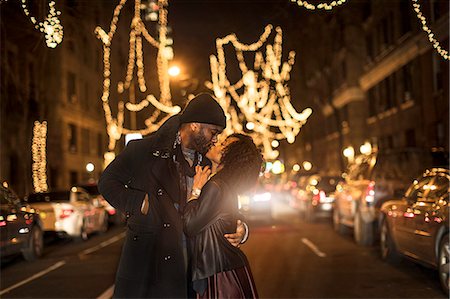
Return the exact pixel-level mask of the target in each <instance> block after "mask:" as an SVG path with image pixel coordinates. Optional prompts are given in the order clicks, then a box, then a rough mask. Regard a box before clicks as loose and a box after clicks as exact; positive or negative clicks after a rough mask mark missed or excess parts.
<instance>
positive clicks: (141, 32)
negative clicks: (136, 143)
mask: <svg viewBox="0 0 450 299" xmlns="http://www.w3.org/2000/svg"><path fill="white" fill-rule="evenodd" d="M126 2H127V0H121V1H120V3H119V4H118V5H117V6H116V8H115V9H114V13H113V18H112V21H111V25H110V29H109V32H108V33H106V32H105V31H104V30H103V29H102V28H101V27H97V28H96V29H95V33H96V35H97V38H98V39H100V41H101V42H102V43H103V64H104V71H103V94H102V102H103V110H104V112H105V119H106V127H107V133H108V136H109V144H108V150H109V153H108V155H105V157H107V159H106V158H105V164H106V165H107V164H108V161H111V159H112V158H113V156H114V149H115V146H116V142H117V141H118V140H119V139H120V138H121V136H122V135H125V134H131V133H139V134H141V135H148V134H150V133H151V132H154V131H156V130H157V129H158V128H159V127H160V126H161V124H162V123H163V122H164V121H165V120H166V119H167V118H169V117H170V116H171V115H174V114H177V113H178V112H180V111H181V108H180V107H179V106H173V105H172V100H171V93H170V78H169V72H168V68H169V60H170V59H172V58H173V51H172V48H171V47H170V44H171V43H172V40H170V39H168V38H167V13H168V12H167V9H166V7H167V5H168V0H159V1H158V7H159V10H158V13H159V18H158V28H159V30H158V39H156V38H154V37H153V36H151V35H150V33H149V31H148V30H147V28H146V27H145V24H144V22H143V21H142V19H141V13H140V9H141V1H140V0H135V2H134V16H133V19H132V21H131V26H130V28H131V30H130V36H129V45H130V47H129V53H128V65H127V71H126V76H125V79H124V80H123V81H120V82H118V83H117V91H118V93H119V95H123V94H124V93H125V91H128V96H129V99H128V100H127V102H126V103H124V101H123V100H122V99H118V104H117V108H118V112H117V116H116V117H113V116H112V112H111V105H110V101H109V98H110V87H111V84H112V83H111V62H110V59H111V57H110V56H111V42H112V39H113V37H114V34H115V32H116V30H117V23H118V21H119V15H120V12H121V10H122V8H123V6H124V5H125V4H126ZM143 38H144V39H145V40H146V41H147V42H148V43H149V44H150V45H152V46H153V47H155V48H157V57H156V65H157V71H158V72H157V73H158V82H159V90H160V95H159V100H157V97H156V96H154V95H152V94H148V95H147V96H144V97H143V98H142V100H140V101H139V102H137V103H136V102H135V95H134V87H133V84H134V83H133V82H134V80H133V76H134V74H135V73H136V76H137V83H138V87H139V91H140V92H141V93H144V92H146V91H147V84H146V81H145V77H144V53H143V45H142V42H143ZM135 65H136V71H135V69H134V67H135ZM150 105H153V106H154V107H155V108H156V109H155V110H154V111H153V113H151V115H150V117H148V118H147V119H146V120H145V121H144V123H145V128H143V129H135V128H131V129H129V128H124V114H125V109H126V110H128V111H129V112H130V113H137V112H139V111H142V110H143V109H144V108H147V107H148V106H150ZM161 113H165V114H167V115H166V116H165V117H162V118H161Z"/></svg>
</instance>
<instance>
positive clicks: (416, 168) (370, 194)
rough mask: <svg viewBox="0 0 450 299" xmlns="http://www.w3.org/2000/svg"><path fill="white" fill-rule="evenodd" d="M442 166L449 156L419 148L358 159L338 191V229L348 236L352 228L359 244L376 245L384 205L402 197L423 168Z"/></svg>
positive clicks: (335, 226) (336, 217)
mask: <svg viewBox="0 0 450 299" xmlns="http://www.w3.org/2000/svg"><path fill="white" fill-rule="evenodd" d="M440 164H442V165H448V156H446V155H445V153H443V152H432V151H425V150H421V149H415V148H413V149H411V148H409V149H406V150H390V151H383V152H376V153H372V154H370V155H360V156H357V157H356V158H355V161H354V163H350V164H349V167H348V169H347V172H346V177H345V182H343V183H342V184H339V185H338V186H337V188H336V195H335V205H334V209H333V224H334V228H335V230H336V231H338V232H340V233H345V232H346V231H347V230H348V229H347V228H351V229H353V235H354V238H355V241H356V242H357V243H358V244H360V245H372V244H373V243H374V241H375V240H376V237H377V236H378V226H377V219H378V213H379V209H380V207H381V205H382V203H383V202H385V201H386V200H387V199H392V198H394V197H397V198H398V197H400V196H401V194H403V192H404V191H405V190H406V188H407V187H408V184H409V182H411V180H412V179H413V178H414V177H417V176H418V175H420V173H421V172H422V170H423V169H425V168H427V167H430V166H435V165H440Z"/></svg>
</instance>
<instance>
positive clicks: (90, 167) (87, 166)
mask: <svg viewBox="0 0 450 299" xmlns="http://www.w3.org/2000/svg"><path fill="white" fill-rule="evenodd" d="M94 169H95V166H94V164H93V163H91V162H89V163H88V164H86V171H87V172H89V173H91V172H93V171H94Z"/></svg>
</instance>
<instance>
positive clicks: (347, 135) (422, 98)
mask: <svg viewBox="0 0 450 299" xmlns="http://www.w3.org/2000/svg"><path fill="white" fill-rule="evenodd" d="M420 3H421V5H422V6H421V11H422V13H423V15H424V16H425V17H426V20H427V23H428V24H429V26H430V28H432V30H433V32H434V34H435V37H436V38H437V39H438V40H439V42H440V44H441V46H442V47H443V48H444V49H448V44H449V42H448V41H449V40H448V36H449V35H448V33H449V32H448V30H449V29H448V28H449V3H448V1H439V0H437V1H420ZM310 19H311V20H310V22H312V23H313V24H315V25H316V26H317V27H316V28H317V31H316V32H314V36H312V34H311V35H310V36H307V34H306V36H304V37H305V38H309V41H312V42H310V43H308V44H309V45H310V46H306V47H304V49H303V53H304V55H307V56H308V57H309V55H311V57H313V56H314V53H315V54H316V57H317V56H318V55H317V52H318V51H319V52H320V56H321V57H323V58H320V59H317V61H315V62H311V61H308V62H307V63H303V64H302V65H301V68H302V74H305V84H304V88H305V90H306V92H305V94H304V97H305V98H309V99H311V103H310V104H311V105H312V106H313V107H314V111H315V112H314V114H313V115H312V116H311V117H310V118H309V120H308V123H307V125H306V126H304V127H303V128H302V132H301V133H300V134H299V138H298V141H297V142H296V149H295V151H294V150H292V153H293V155H287V156H288V158H287V160H288V164H290V165H293V164H294V163H299V162H301V161H304V160H306V161H310V162H312V163H313V165H314V167H313V170H312V171H314V172H321V173H328V174H341V173H342V172H343V171H344V170H345V167H346V164H347V162H348V160H347V157H345V156H344V154H343V151H344V150H345V149H348V148H350V149H352V150H353V151H354V154H355V155H357V154H359V152H360V146H361V145H363V144H365V143H370V145H371V146H372V149H377V150H385V149H407V148H420V149H427V150H443V151H446V152H448V144H449V130H448V129H449V103H448V102H449V101H448V100H449V83H448V82H449V77H448V75H449V63H448V60H445V59H444V58H443V57H441V56H440V55H439V54H438V53H437V52H436V51H435V49H434V48H433V45H432V43H430V42H429V40H428V35H427V34H426V33H425V32H424V31H423V30H422V28H421V27H422V24H421V23H420V21H419V19H418V18H417V15H416V12H415V11H414V10H413V7H412V1H410V0H398V1H388V0H383V1H358V2H354V3H350V2H349V3H348V4H346V5H345V7H344V5H343V6H342V7H340V8H339V9H336V8H335V9H334V10H333V13H329V14H327V15H320V14H319V15H318V16H316V17H314V16H313V17H311V18H310ZM318 45H320V46H318ZM311 46H312V47H311ZM308 54H309V55H308ZM309 60H311V59H309Z"/></svg>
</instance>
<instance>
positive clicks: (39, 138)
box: [31, 121, 48, 192]
mask: <svg viewBox="0 0 450 299" xmlns="http://www.w3.org/2000/svg"><path fill="white" fill-rule="evenodd" d="M46 142H47V122H46V121H43V122H42V123H40V122H38V121H35V122H34V128H33V144H32V146H31V153H32V158H33V166H32V170H33V186H34V192H46V191H47V190H48V186H47V175H46V169H47V157H46Z"/></svg>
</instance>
